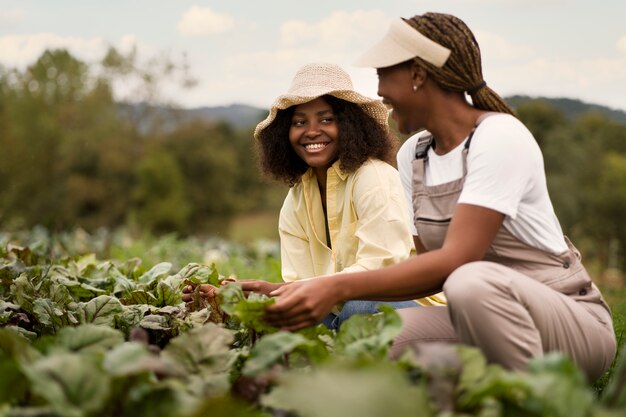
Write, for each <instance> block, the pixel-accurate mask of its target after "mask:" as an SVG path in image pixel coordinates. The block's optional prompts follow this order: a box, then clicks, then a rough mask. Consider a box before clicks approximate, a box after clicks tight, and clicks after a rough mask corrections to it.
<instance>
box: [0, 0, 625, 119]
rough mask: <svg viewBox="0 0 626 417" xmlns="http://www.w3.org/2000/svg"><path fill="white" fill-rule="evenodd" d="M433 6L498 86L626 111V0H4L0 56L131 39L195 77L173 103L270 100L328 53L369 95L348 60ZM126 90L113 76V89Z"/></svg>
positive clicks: (81, 50) (94, 47)
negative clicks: (464, 29)
mask: <svg viewBox="0 0 626 417" xmlns="http://www.w3.org/2000/svg"><path fill="white" fill-rule="evenodd" d="M428 11H435V12H442V13H450V14H454V15H456V16H457V17H459V18H461V19H462V20H464V21H465V22H466V23H467V25H468V26H469V27H470V29H472V31H473V32H474V34H475V36H476V38H477V40H478V43H479V45H480V48H481V51H482V57H483V76H484V79H485V81H486V82H487V83H488V84H489V85H490V86H491V87H492V88H493V89H494V90H495V91H497V92H498V93H499V94H500V95H502V96H509V95H514V94H523V95H529V96H545V97H565V98H572V99H579V100H582V101H585V102H588V103H594V104H601V105H605V106H608V107H610V108H613V109H618V110H624V111H626V23H625V22H626V1H624V0H596V1H593V2H591V1H588V0H432V1H430V0H422V1H420V0H412V1H409V0H379V1H374V0H345V1H342V0H314V1H302V0H301V1H297V0H290V1H287V0H228V1H225V0H221V1H220V0H169V1H166V0H106V1H105V0H101V1H96V0H54V1H53V0H0V65H3V66H4V67H7V68H17V69H20V70H24V69H25V68H26V67H27V66H28V65H30V64H32V63H33V62H35V60H36V59H37V58H38V57H39V56H40V55H41V53H42V52H43V51H44V50H45V49H49V48H65V49H68V50H69V51H70V53H72V55H73V56H75V57H76V58H78V59H81V60H83V61H85V62H87V63H90V64H95V63H97V62H98V61H99V60H100V59H101V58H102V57H103V56H104V53H105V52H106V50H107V49H108V47H109V46H113V47H115V48H117V49H118V50H120V51H122V52H127V51H130V50H131V49H132V48H133V47H134V48H136V49H137V51H138V53H139V58H140V60H142V62H148V60H149V59H150V57H154V56H159V55H167V56H169V57H170V58H171V59H174V60H175V61H176V62H183V58H182V57H185V60H186V62H187V64H188V65H189V71H190V75H191V76H192V77H193V78H195V79H196V81H197V84H196V86H195V87H194V88H192V89H181V88H178V87H176V86H175V85H173V84H165V85H164V86H163V96H164V98H165V99H167V100H168V101H171V102H174V103H176V104H178V105H180V106H182V107H188V108H191V107H201V106H226V105H231V104H247V105H251V106H256V107H261V108H268V107H269V106H270V105H271V103H272V102H273V101H274V99H275V98H276V97H277V96H278V95H280V94H283V93H285V92H286V91H287V89H288V88H289V84H290V83H291V79H292V78H293V75H294V74H295V73H296V71H297V69H298V68H299V67H300V66H302V65H304V64H307V63H310V62H334V63H337V64H339V65H341V66H342V67H343V68H344V69H345V70H346V71H347V72H348V73H349V74H350V76H351V77H352V79H353V82H354V86H355V88H356V89H357V90H358V91H359V92H361V93H363V94H366V95H368V96H371V97H375V96H376V88H377V78H376V72H375V70H373V69H371V68H358V67H355V66H353V65H352V63H353V62H354V60H355V59H356V58H357V57H358V56H359V55H360V54H361V53H363V52H364V51H365V50H367V49H368V47H369V46H371V45H373V44H374V43H375V42H376V41H377V40H378V39H380V38H381V37H382V36H383V35H384V33H385V32H386V31H387V28H388V25H389V22H390V21H391V20H392V19H394V18H398V17H407V18H408V17H411V16H414V15H417V14H422V13H425V12H428ZM129 91H130V90H128V87H127V86H126V87H125V86H123V85H119V86H118V87H117V90H116V96H117V97H118V98H119V99H122V100H128V99H132V97H129Z"/></svg>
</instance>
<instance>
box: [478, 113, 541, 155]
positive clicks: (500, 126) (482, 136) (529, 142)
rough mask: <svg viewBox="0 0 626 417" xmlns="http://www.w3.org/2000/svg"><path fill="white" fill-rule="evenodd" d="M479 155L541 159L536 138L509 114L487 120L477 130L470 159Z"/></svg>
mask: <svg viewBox="0 0 626 417" xmlns="http://www.w3.org/2000/svg"><path fill="white" fill-rule="evenodd" d="M472 153H473V154H474V156H477V155H478V154H490V155H492V156H493V157H502V156H505V155H510V158H513V159H523V158H525V157H531V158H532V159H537V158H539V159H541V150H540V148H539V145H538V144H537V141H536V140H535V137H534V136H533V134H532V133H531V132H530V131H529V130H528V128H527V127H526V126H525V125H524V123H522V122H521V121H520V120H518V119H517V118H515V117H514V116H511V115H509V114H498V115H494V116H491V117H488V118H486V119H485V120H484V121H483V122H482V123H481V124H480V125H479V126H478V127H477V128H476V132H475V134H474V137H473V139H472V144H471V145H470V152H469V158H470V159H472Z"/></svg>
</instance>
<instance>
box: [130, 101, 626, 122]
mask: <svg viewBox="0 0 626 417" xmlns="http://www.w3.org/2000/svg"><path fill="white" fill-rule="evenodd" d="M504 100H505V101H506V102H507V103H508V104H509V105H510V106H511V107H513V108H517V107H519V106H521V105H524V104H526V103H530V102H533V101H541V102H546V103H548V104H550V105H551V106H553V107H554V108H556V109H557V110H558V111H560V112H561V113H563V115H564V116H565V117H566V118H568V119H570V120H573V119H575V118H577V117H579V116H580V115H582V114H584V113H588V112H596V113H599V114H602V115H603V116H605V117H606V118H607V119H609V120H612V121H614V122H616V123H620V124H624V125H626V112H624V111H621V110H615V109H611V108H609V107H606V106H602V105H599V104H590V103H585V102H583V101H580V100H575V99H569V98H546V97H529V96H522V95H516V96H510V97H504ZM145 109H146V108H145V106H143V105H137V104H135V105H128V104H121V105H120V111H122V112H125V113H128V112H130V113H131V114H133V115H134V116H135V117H136V118H138V119H140V120H141V122H142V123H141V129H142V130H147V129H148V128H149V127H150V126H155V125H156V124H158V125H159V126H160V127H161V128H162V129H163V128H164V129H165V130H173V129H175V128H176V126H178V125H179V124H180V123H184V122H185V121H189V120H192V119H203V120H207V121H212V122H219V121H223V122H226V123H228V124H230V125H231V126H232V127H234V128H235V129H249V128H253V127H254V126H255V125H256V124H257V123H259V122H260V121H261V120H263V119H264V118H265V117H266V116H267V113H268V109H261V108H258V107H253V106H248V105H245V104H232V105H230V106H217V107H196V108H191V109H181V108H178V109H171V108H166V107H160V108H158V109H157V111H156V112H154V111H152V112H146V113H145V114H142V110H145ZM153 110H154V108H153Z"/></svg>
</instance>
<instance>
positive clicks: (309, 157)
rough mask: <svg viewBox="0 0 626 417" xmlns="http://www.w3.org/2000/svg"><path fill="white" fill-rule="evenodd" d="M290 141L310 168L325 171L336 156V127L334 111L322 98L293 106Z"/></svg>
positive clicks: (337, 139) (337, 130) (337, 149)
mask: <svg viewBox="0 0 626 417" xmlns="http://www.w3.org/2000/svg"><path fill="white" fill-rule="evenodd" d="M289 141H290V142H291V146H292V147H293V149H294V151H295V152H296V154H297V155H298V156H299V157H300V158H302V160H303V161H304V162H305V163H306V164H307V165H308V166H310V167H312V168H316V169H324V170H326V169H328V168H329V167H330V166H331V165H332V164H333V163H334V162H335V161H336V160H337V155H338V154H339V127H338V126H337V120H336V118H335V114H334V113H333V108H332V107H331V106H330V104H328V102H327V101H326V100H324V98H323V97H318V98H316V99H315V100H312V101H309V102H307V103H304V104H299V105H297V106H296V107H295V109H294V113H293V117H292V118H291V127H290V128H289Z"/></svg>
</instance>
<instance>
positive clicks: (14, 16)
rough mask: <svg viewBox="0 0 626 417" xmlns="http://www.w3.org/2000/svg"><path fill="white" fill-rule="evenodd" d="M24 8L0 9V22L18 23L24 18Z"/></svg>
mask: <svg viewBox="0 0 626 417" xmlns="http://www.w3.org/2000/svg"><path fill="white" fill-rule="evenodd" d="M24 16H26V13H24V10H22V9H7V10H0V23H2V24H13V23H18V22H21V21H22V20H24Z"/></svg>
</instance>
